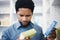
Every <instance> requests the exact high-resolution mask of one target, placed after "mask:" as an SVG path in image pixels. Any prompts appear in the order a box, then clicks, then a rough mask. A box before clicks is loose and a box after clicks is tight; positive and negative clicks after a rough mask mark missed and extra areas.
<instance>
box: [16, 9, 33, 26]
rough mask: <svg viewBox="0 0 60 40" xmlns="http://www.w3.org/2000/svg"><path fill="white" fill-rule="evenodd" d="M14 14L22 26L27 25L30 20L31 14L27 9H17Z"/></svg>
mask: <svg viewBox="0 0 60 40" xmlns="http://www.w3.org/2000/svg"><path fill="white" fill-rule="evenodd" d="M16 14H17V17H18V20H19V21H20V22H21V23H22V25H23V26H26V25H28V23H29V22H30V20H31V18H32V12H31V10H30V9H29V8H19V9H18V11H17V13H16Z"/></svg>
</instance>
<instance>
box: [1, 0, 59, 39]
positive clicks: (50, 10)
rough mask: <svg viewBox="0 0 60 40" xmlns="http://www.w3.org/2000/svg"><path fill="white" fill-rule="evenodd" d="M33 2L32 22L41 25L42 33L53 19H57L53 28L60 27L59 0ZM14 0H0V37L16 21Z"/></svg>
mask: <svg viewBox="0 0 60 40" xmlns="http://www.w3.org/2000/svg"><path fill="white" fill-rule="evenodd" d="M33 1H34V3H35V9H34V12H33V13H34V14H33V17H32V20H31V21H32V22H33V23H36V24H38V25H39V26H41V27H42V29H43V33H45V31H46V29H47V28H48V27H49V26H50V24H51V23H52V21H53V20H57V22H58V23H57V25H56V27H55V28H57V29H58V28H60V0H33ZM15 2H16V0H0V39H1V36H2V32H3V31H4V30H6V29H7V28H8V27H9V26H10V25H11V24H13V23H15V22H16V21H17V17H16V12H15Z"/></svg>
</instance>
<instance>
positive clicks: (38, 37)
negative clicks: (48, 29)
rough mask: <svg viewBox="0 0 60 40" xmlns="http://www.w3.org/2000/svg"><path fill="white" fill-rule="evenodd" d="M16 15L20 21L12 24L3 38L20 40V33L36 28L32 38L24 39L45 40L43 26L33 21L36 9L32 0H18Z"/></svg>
mask: <svg viewBox="0 0 60 40" xmlns="http://www.w3.org/2000/svg"><path fill="white" fill-rule="evenodd" d="M15 9H16V15H17V18H18V22H16V23H15V24H13V25H11V26H10V28H8V29H7V30H6V31H4V32H3V35H2V40H20V39H19V38H20V33H22V32H24V31H27V30H30V29H32V28H34V29H35V30H36V32H37V33H36V34H35V35H34V36H33V37H32V38H30V37H25V38H24V40H45V38H44V35H43V32H42V28H41V27H39V26H38V25H36V24H33V23H32V22H31V18H32V15H33V10H34V3H33V1H32V0H17V1H16V4H15Z"/></svg>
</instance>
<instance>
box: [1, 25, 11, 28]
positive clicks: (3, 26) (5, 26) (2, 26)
mask: <svg viewBox="0 0 60 40" xmlns="http://www.w3.org/2000/svg"><path fill="white" fill-rule="evenodd" d="M9 26H10V25H0V28H7V27H9Z"/></svg>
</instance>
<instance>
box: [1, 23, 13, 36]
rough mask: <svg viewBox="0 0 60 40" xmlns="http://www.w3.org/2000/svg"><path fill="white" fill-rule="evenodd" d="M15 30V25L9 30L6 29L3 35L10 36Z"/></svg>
mask: <svg viewBox="0 0 60 40" xmlns="http://www.w3.org/2000/svg"><path fill="white" fill-rule="evenodd" d="M13 28H14V24H13V25H10V26H9V27H8V28H6V29H5V30H4V31H3V32H2V34H3V35H7V36H10V35H11V33H12V31H13Z"/></svg>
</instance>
